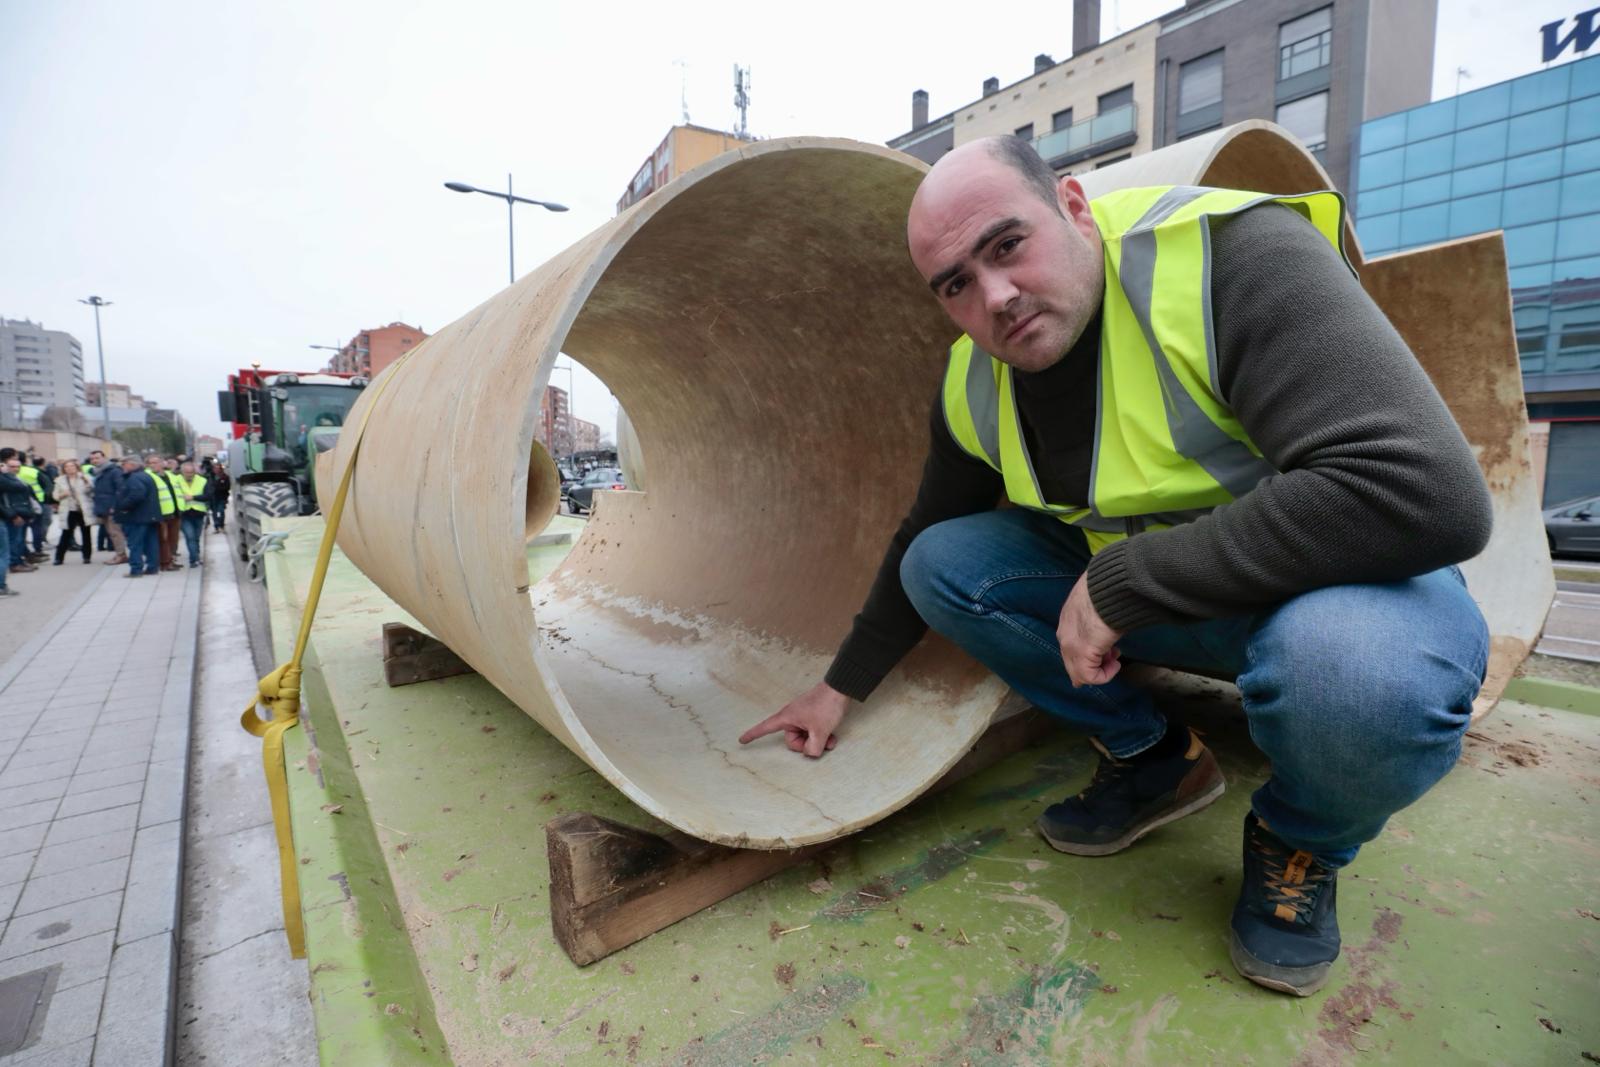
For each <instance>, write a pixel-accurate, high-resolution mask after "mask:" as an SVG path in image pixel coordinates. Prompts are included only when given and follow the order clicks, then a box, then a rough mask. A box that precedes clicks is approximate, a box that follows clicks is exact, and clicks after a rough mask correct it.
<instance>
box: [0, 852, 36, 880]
mask: <svg viewBox="0 0 1600 1067" xmlns="http://www.w3.org/2000/svg"><path fill="white" fill-rule="evenodd" d="M33 864H34V853H32V852H18V853H17V854H16V855H14V856H0V885H10V884H11V883H12V882H21V881H23V880H25V879H26V878H27V877H28V872H29V871H31V870H32V869H33Z"/></svg>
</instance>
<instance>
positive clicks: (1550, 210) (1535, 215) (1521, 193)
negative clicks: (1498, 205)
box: [1502, 181, 1561, 226]
mask: <svg viewBox="0 0 1600 1067" xmlns="http://www.w3.org/2000/svg"><path fill="white" fill-rule="evenodd" d="M1560 207H1561V183H1560V182H1558V181H1549V182H1540V183H1539V184H1538V185H1524V186H1521V187H1520V188H1517V189H1507V190H1506V206H1505V211H1504V213H1503V214H1502V218H1503V220H1504V222H1505V225H1507V226H1522V225H1525V224H1527V223H1530V222H1543V221H1544V220H1545V219H1553V218H1555V217H1556V215H1558V214H1559V213H1560V211H1559V209H1560Z"/></svg>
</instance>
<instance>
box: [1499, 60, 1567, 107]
mask: <svg viewBox="0 0 1600 1067" xmlns="http://www.w3.org/2000/svg"><path fill="white" fill-rule="evenodd" d="M1570 77H1571V73H1570V71H1569V70H1568V68H1567V67H1566V66H1560V67H1551V68H1550V69H1549V70H1542V71H1540V72H1539V73H1538V74H1530V75H1528V76H1527V77H1526V78H1518V79H1517V80H1516V81H1513V82H1512V83H1511V113H1512V114H1513V115H1521V114H1524V113H1526V112H1529V111H1538V110H1539V109H1540V108H1543V107H1551V106H1552V105H1555V104H1564V103H1566V102H1567V82H1568V79H1569V78H1570Z"/></svg>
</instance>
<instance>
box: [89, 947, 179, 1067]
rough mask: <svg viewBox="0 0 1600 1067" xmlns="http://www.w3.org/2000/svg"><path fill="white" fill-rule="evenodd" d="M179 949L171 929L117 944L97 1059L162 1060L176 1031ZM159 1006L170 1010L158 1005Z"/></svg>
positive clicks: (116, 1066) (110, 1066)
mask: <svg viewBox="0 0 1600 1067" xmlns="http://www.w3.org/2000/svg"><path fill="white" fill-rule="evenodd" d="M175 954H176V953H175V944H174V939H173V935H172V934H171V932H167V933H161V934H156V935H155V936H153V937H146V938H143V939H142V940H139V941H134V942H130V943H129V944H125V945H122V946H120V947H118V948H117V950H116V954H115V955H114V956H112V958H111V975H110V977H109V978H108V979H107V981H106V996H105V1003H104V1005H103V1007H102V1008H101V1012H100V1027H99V1033H98V1035H97V1036H96V1038H95V1049H94V1062H95V1063H97V1064H102V1065H106V1067H121V1065H123V1064H136V1063H159V1062H161V1060H162V1058H163V1056H164V1055H165V1051H166V1048H167V1042H168V1040H169V1038H170V1035H171V1027H172V1023H171V1019H172V1000H173V996H174V994H175V993H176V974H175V971H176V967H175V961H174V957H175ZM157 1006H160V1007H162V1008H164V1009H165V1010H160V1011H156V1010H152V1009H153V1008H155V1007H157Z"/></svg>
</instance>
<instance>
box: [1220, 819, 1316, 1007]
mask: <svg viewBox="0 0 1600 1067" xmlns="http://www.w3.org/2000/svg"><path fill="white" fill-rule="evenodd" d="M1338 877H1339V872H1338V871H1337V869H1335V868H1332V867H1325V866H1323V865H1322V864H1321V863H1320V862H1319V861H1318V860H1317V857H1316V856H1315V855H1313V854H1312V853H1310V852H1307V851H1305V850H1304V849H1293V848H1290V847H1289V846H1288V845H1286V844H1284V843H1283V842H1282V841H1280V840H1279V839H1278V837H1277V835H1276V834H1274V833H1273V832H1272V831H1271V830H1270V829H1268V827H1267V824H1266V823H1264V822H1262V821H1261V820H1260V819H1257V818H1256V816H1255V813H1254V812H1251V813H1250V814H1248V815H1246V816H1245V818H1244V884H1243V885H1242V886H1240V887H1239V902H1238V903H1237V904H1235V905H1234V906H1233V923H1232V926H1233V935H1232V937H1231V938H1230V939H1229V944H1228V955H1230V956H1231V957H1233V965H1234V967H1236V968H1238V970H1239V973H1240V974H1242V975H1244V976H1245V977H1246V978H1248V979H1250V980H1251V981H1252V982H1254V983H1256V984H1257V985H1261V986H1266V987H1267V988H1268V989H1276V990H1278V991H1279V992H1282V993H1293V994H1294V995H1295V996H1297V997H1308V996H1310V995H1311V994H1312V993H1315V992H1316V991H1317V990H1319V989H1321V988H1322V986H1323V983H1325V982H1326V981H1327V980H1328V972H1329V970H1331V969H1332V967H1333V961H1334V960H1336V959H1338V958H1339V917H1338V915H1337V914H1335V911H1334V902H1335V897H1336V896H1337V889H1338Z"/></svg>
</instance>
